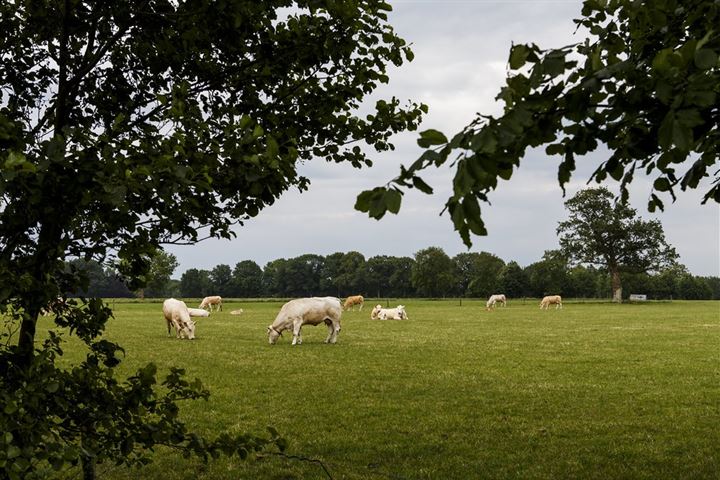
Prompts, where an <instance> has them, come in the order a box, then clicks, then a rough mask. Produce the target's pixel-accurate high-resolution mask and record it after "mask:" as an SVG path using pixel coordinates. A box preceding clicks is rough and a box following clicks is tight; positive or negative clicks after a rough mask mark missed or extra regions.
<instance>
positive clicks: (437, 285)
mask: <svg viewBox="0 0 720 480" xmlns="http://www.w3.org/2000/svg"><path fill="white" fill-rule="evenodd" d="M411 279H412V285H413V287H414V288H415V291H416V292H417V293H418V294H419V295H420V296H422V297H445V296H447V295H448V294H451V293H452V292H453V291H454V290H455V289H456V288H457V270H456V267H455V264H454V263H453V261H452V259H451V258H450V257H448V255H447V254H446V253H445V252H444V251H443V249H442V248H439V247H428V248H425V249H423V250H420V251H418V252H417V253H416V254H415V264H414V265H413V267H412V272H411Z"/></svg>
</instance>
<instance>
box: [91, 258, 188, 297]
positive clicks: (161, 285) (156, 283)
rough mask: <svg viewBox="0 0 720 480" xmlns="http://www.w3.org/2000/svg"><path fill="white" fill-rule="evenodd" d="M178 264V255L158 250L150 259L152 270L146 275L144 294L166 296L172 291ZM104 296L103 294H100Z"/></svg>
mask: <svg viewBox="0 0 720 480" xmlns="http://www.w3.org/2000/svg"><path fill="white" fill-rule="evenodd" d="M177 266H178V261H177V257H175V255H173V254H172V253H167V252H165V251H163V250H158V251H157V252H156V253H155V254H154V255H152V257H151V259H150V271H149V272H148V274H147V275H146V276H145V278H146V282H145V285H146V288H145V291H144V295H145V296H148V297H166V296H169V293H170V277H172V274H173V272H174V271H175V269H176V268H177ZM100 296H102V295H100Z"/></svg>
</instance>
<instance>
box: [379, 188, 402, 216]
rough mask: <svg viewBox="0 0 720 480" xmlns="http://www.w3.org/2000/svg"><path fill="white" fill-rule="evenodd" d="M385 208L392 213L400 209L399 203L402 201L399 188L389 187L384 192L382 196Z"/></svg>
mask: <svg viewBox="0 0 720 480" xmlns="http://www.w3.org/2000/svg"><path fill="white" fill-rule="evenodd" d="M383 199H384V201H385V205H386V206H387V209H388V210H389V211H390V212H392V213H398V212H399V211H400V203H401V202H402V193H401V192H400V191H399V190H395V189H391V190H388V191H387V192H386V193H385V196H384V197H383Z"/></svg>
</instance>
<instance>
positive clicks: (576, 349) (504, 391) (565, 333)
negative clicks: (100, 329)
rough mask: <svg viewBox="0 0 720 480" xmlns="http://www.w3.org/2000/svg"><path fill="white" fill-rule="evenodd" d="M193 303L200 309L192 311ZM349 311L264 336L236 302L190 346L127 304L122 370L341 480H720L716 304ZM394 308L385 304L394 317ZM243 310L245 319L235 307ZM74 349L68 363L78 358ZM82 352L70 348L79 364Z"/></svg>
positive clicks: (157, 318) (171, 466)
mask: <svg viewBox="0 0 720 480" xmlns="http://www.w3.org/2000/svg"><path fill="white" fill-rule="evenodd" d="M191 303H192V305H191V306H195V304H194V302H189V304H191ZM374 303H375V302H372V301H368V302H366V307H365V309H364V311H363V312H346V313H345V314H344V315H343V323H342V327H343V328H342V332H341V333H340V336H339V341H338V344H337V345H325V344H323V343H322V341H323V339H324V338H325V336H326V334H327V329H326V328H325V327H324V326H319V327H306V328H304V329H303V341H304V343H303V345H302V346H296V347H292V346H291V345H290V337H289V336H288V334H287V333H286V334H285V335H284V336H283V337H282V338H281V339H280V341H279V342H278V344H277V345H275V346H270V345H268V343H267V338H266V336H265V328H266V327H267V325H268V324H270V323H271V321H272V320H273V318H274V317H275V315H276V313H277V311H278V310H279V308H280V305H281V304H280V302H253V303H249V302H229V303H226V304H225V306H224V309H225V312H220V313H213V314H212V315H211V316H210V317H209V318H202V319H200V320H199V322H198V327H197V336H198V338H197V339H196V340H194V341H187V340H183V341H181V340H177V339H175V338H169V337H167V336H166V331H165V322H164V320H163V318H162V313H161V305H160V304H159V303H116V304H115V306H114V311H115V320H113V321H112V322H111V323H110V324H109V326H108V329H107V337H108V338H110V339H111V340H114V341H117V342H118V343H120V344H121V345H122V346H123V347H125V349H126V350H127V357H126V361H125V362H124V363H123V365H122V368H121V370H122V371H123V373H125V374H127V373H129V372H131V371H134V370H135V369H136V368H137V367H139V366H140V365H143V364H145V363H147V362H155V363H156V364H157V365H158V366H159V367H160V370H161V371H166V370H167V368H168V367H169V366H171V365H178V366H184V367H185V368H186V369H187V371H188V374H189V376H190V377H191V378H193V377H199V378H201V379H202V380H203V382H204V383H205V385H206V386H207V387H208V388H209V389H210V391H211V392H212V395H211V398H210V401H209V402H204V401H201V402H194V403H187V404H184V405H183V416H184V418H186V419H187V421H188V423H189V425H191V426H192V427H193V428H195V429H198V430H200V431H201V432H203V433H205V434H207V435H213V434H215V433H218V432H220V431H222V430H225V429H229V430H231V431H233V432H253V433H257V434H264V432H265V428H266V426H267V425H272V426H274V427H275V428H277V429H278V430H279V431H280V432H281V434H282V435H283V436H285V437H286V438H287V439H288V440H289V442H290V446H289V451H288V452H287V453H288V454H292V455H299V456H303V457H308V458H313V459H318V460H321V461H322V462H323V464H324V465H325V466H326V467H327V469H328V470H329V472H330V473H331V475H332V477H333V478H336V479H365V478H369V479H379V480H382V479H465V478H501V479H503V478H513V479H534V478H538V479H540V478H548V479H549V478H552V479H561V478H593V479H594V478H597V479H609V478H610V479H617V478H627V479H658V478H669V479H670V478H671V479H681V478H713V479H717V478H720V302H672V303H647V304H631V305H627V304H626V305H611V304H607V303H566V304H565V308H564V309H563V310H554V309H551V310H549V311H540V310H539V308H538V306H537V302H536V301H534V300H533V301H528V302H526V303H523V302H520V301H512V300H510V301H509V303H508V307H507V308H498V309H497V311H495V312H486V311H484V309H483V307H484V304H483V303H481V302H472V301H463V303H462V306H460V305H459V303H458V301H457V300H454V301H415V300H407V301H403V302H401V303H403V304H405V305H406V307H407V308H406V309H407V312H408V314H409V316H410V320H408V321H384V322H383V321H373V320H370V319H369V310H370V308H371V307H372V304H374ZM394 305H395V302H393V303H392V304H391V306H394ZM235 308H243V309H244V311H245V312H244V314H243V315H241V316H231V315H230V314H229V313H227V312H229V311H230V310H232V309H235ZM67 350H71V349H70V348H68V349H67ZM74 355H75V360H77V358H79V356H78V353H76V352H72V351H68V352H67V355H66V358H68V359H69V361H73V356H74ZM155 457H156V458H155V462H154V463H153V464H152V465H150V466H149V467H147V468H145V469H143V470H141V471H138V470H132V471H128V470H123V469H116V468H113V467H110V468H107V467H105V466H101V467H100V469H99V473H100V474H102V477H101V478H110V479H130V478H143V479H238V478H244V479H260V478H262V479H275V480H291V479H315V478H317V479H321V478H327V475H326V474H325V473H324V472H323V470H322V468H321V467H320V466H318V465H317V464H313V463H309V462H304V461H299V460H292V459H287V458H279V457H273V456H266V457H264V458H260V459H255V460H250V461H246V462H242V461H239V460H227V459H222V460H219V461H216V462H214V463H211V464H209V465H203V464H202V462H201V461H199V460H197V459H194V458H181V457H180V456H179V455H178V454H177V453H176V452H172V451H167V450H158V452H157V454H156V456H155Z"/></svg>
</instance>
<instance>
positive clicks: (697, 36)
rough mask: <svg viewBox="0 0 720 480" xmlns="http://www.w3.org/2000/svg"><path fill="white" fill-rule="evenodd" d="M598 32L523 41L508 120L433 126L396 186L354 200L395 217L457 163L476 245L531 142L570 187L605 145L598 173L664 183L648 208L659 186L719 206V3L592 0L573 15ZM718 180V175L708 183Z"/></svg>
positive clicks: (456, 198) (458, 196)
mask: <svg viewBox="0 0 720 480" xmlns="http://www.w3.org/2000/svg"><path fill="white" fill-rule="evenodd" d="M575 23H577V25H578V26H579V27H582V31H586V32H588V34H589V37H588V38H587V39H585V40H584V41H581V42H578V43H575V44H572V45H568V46H565V47H561V48H551V49H546V50H544V49H541V48H540V47H538V46H537V45H535V44H529V45H525V44H518V45H514V46H513V47H512V49H511V50H510V55H509V59H508V62H509V67H510V73H509V75H508V78H507V80H506V84H505V86H504V87H503V88H502V89H501V91H500V93H499V94H498V96H497V97H496V98H497V99H498V100H500V101H502V102H504V104H505V108H504V112H503V113H502V115H500V116H498V117H492V116H486V115H480V116H478V117H477V118H476V119H475V120H474V121H473V122H471V123H470V124H469V125H468V126H467V127H465V128H464V129H463V130H462V131H461V132H459V133H458V134H456V135H454V136H453V137H452V138H451V139H450V140H448V137H446V136H445V135H444V134H443V133H441V132H439V131H436V130H427V131H424V132H422V133H421V134H420V139H419V140H418V144H419V145H420V146H421V147H423V148H425V149H427V150H426V151H425V152H424V153H423V154H422V155H421V156H420V158H419V159H418V160H417V161H415V162H414V163H413V164H412V165H410V166H409V167H404V166H403V167H402V168H401V171H400V175H399V176H398V177H397V178H395V179H393V180H392V181H391V182H389V183H388V184H387V185H386V186H383V187H377V188H375V189H373V190H370V191H366V192H363V193H361V194H360V195H359V196H358V200H357V204H356V208H357V209H359V210H361V211H364V212H368V214H369V215H370V216H371V217H373V218H377V219H379V218H381V217H382V216H383V215H384V214H385V213H386V212H387V211H390V212H392V213H397V211H398V210H399V208H400V203H401V199H402V191H403V189H406V188H417V189H419V190H420V191H422V192H425V193H432V188H431V187H430V186H429V185H428V184H426V183H425V182H424V181H423V180H422V178H421V177H420V176H419V174H420V173H421V172H422V171H423V170H425V169H427V168H429V167H431V166H435V167H440V166H443V165H445V164H447V163H450V166H451V167H452V168H454V169H455V177H454V179H453V194H452V196H451V197H450V198H449V199H448V201H447V203H446V209H447V211H448V213H449V214H450V218H451V220H452V222H453V224H454V226H455V229H456V230H457V231H458V232H459V234H460V236H461V237H462V239H463V241H464V242H465V244H466V245H468V246H469V245H470V244H471V241H470V233H473V234H475V235H486V233H487V232H486V229H485V224H484V222H483V220H482V215H481V209H480V203H479V201H484V202H487V201H488V194H489V193H490V192H491V191H492V190H494V189H496V188H497V186H498V179H504V180H509V179H510V177H512V174H513V172H514V171H515V169H517V168H518V167H520V163H521V160H522V159H523V157H524V156H525V152H526V151H527V149H528V148H537V147H545V152H546V154H547V155H556V156H558V157H559V158H560V164H559V168H558V183H559V184H560V186H561V187H562V188H563V189H564V186H565V185H566V184H567V182H569V181H570V177H571V175H572V173H573V171H574V170H575V163H576V160H577V159H578V158H579V157H582V156H584V155H586V154H588V153H590V152H593V151H595V150H597V149H599V148H601V146H605V147H607V148H608V149H609V150H610V154H609V157H608V158H607V160H605V161H603V162H602V163H600V164H599V165H598V166H597V169H596V170H595V172H594V173H593V174H592V176H591V179H590V180H594V181H596V182H603V181H605V180H606V179H607V177H611V178H612V179H613V180H615V181H618V182H620V190H621V197H622V199H623V200H627V197H628V189H627V187H628V185H629V184H630V183H631V182H632V181H633V178H634V177H635V176H637V175H647V176H650V178H651V179H653V180H654V183H653V187H654V191H653V193H652V194H651V195H650V199H649V203H648V208H649V210H650V211H654V210H655V209H656V208H661V209H662V208H663V200H662V199H661V198H660V194H665V195H666V196H667V195H669V196H670V197H671V198H672V199H673V200H674V199H675V195H676V193H677V191H678V190H682V191H685V190H687V189H695V188H701V189H704V190H705V192H704V193H705V195H704V200H703V203H705V202H707V201H715V202H720V175H718V161H719V160H718V159H720V130H718V128H719V125H720V108H718V105H719V103H718V98H719V97H718V95H719V94H720V64H719V62H718V55H719V54H720V31H719V30H718V25H720V3H718V2H717V1H712V0H640V1H638V0H613V1H606V0H585V1H584V2H583V7H582V17H581V18H579V19H577V20H575ZM706 177H710V179H709V181H707V180H705V181H704V179H706Z"/></svg>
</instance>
